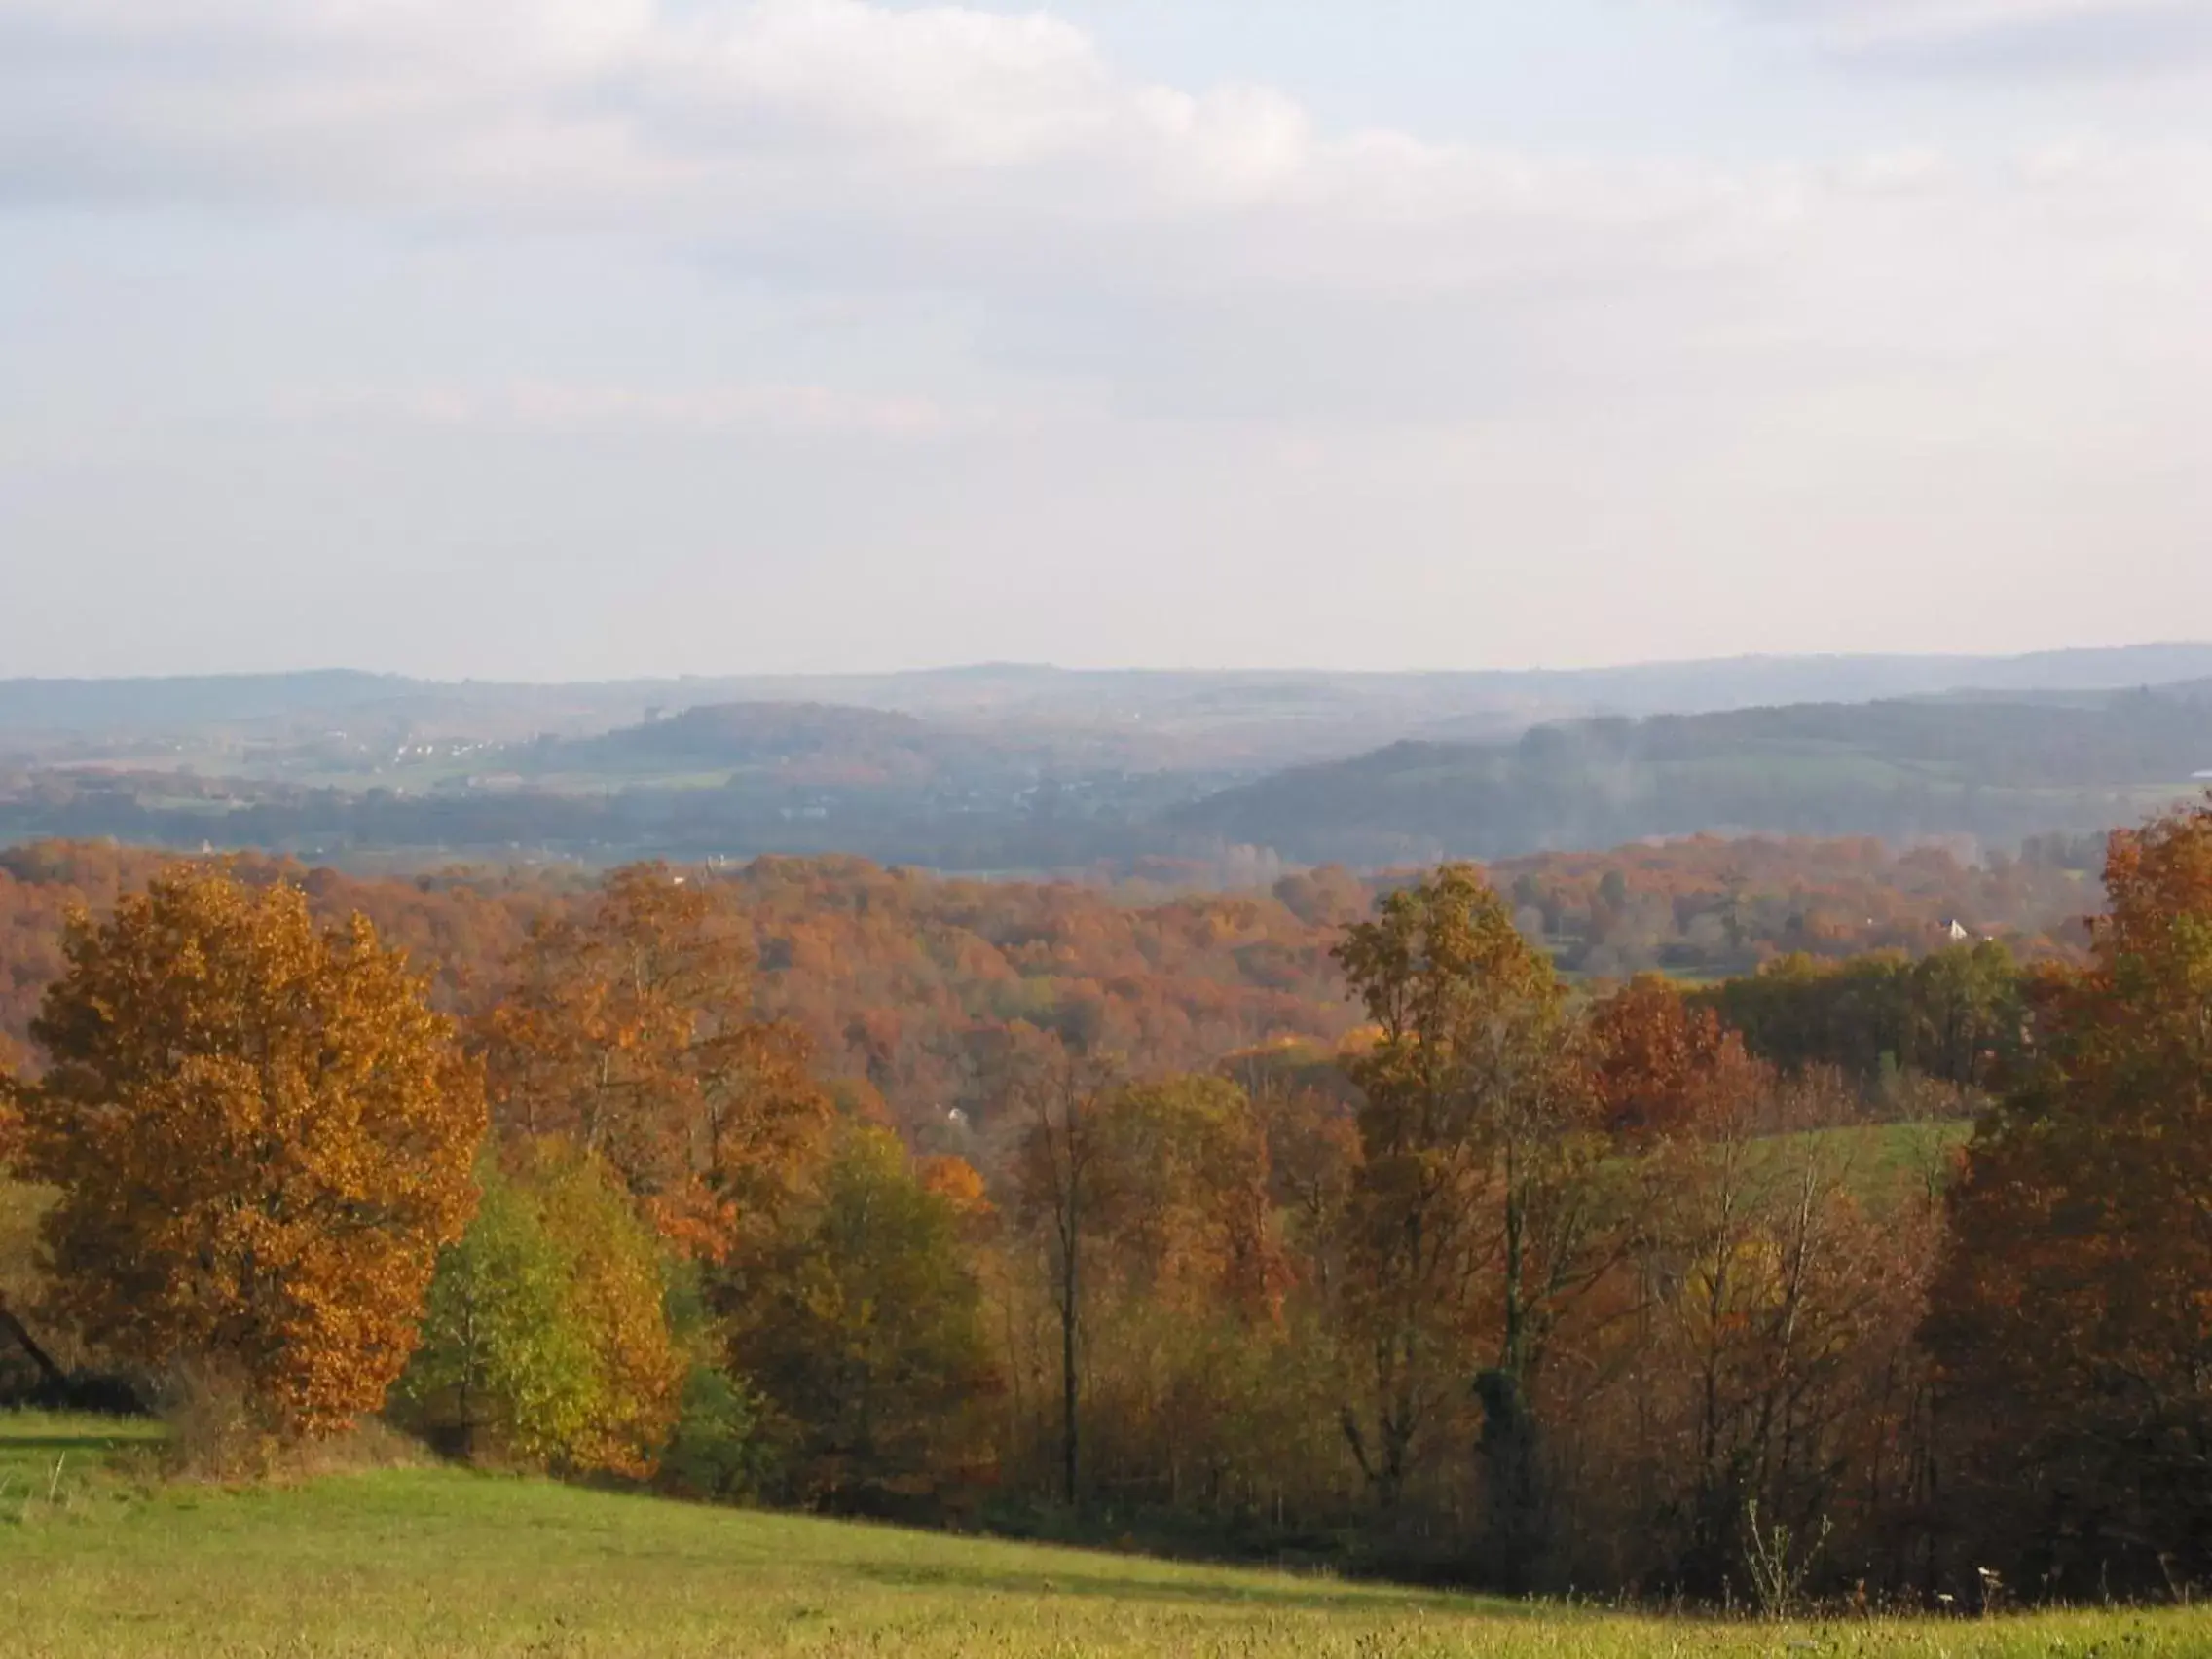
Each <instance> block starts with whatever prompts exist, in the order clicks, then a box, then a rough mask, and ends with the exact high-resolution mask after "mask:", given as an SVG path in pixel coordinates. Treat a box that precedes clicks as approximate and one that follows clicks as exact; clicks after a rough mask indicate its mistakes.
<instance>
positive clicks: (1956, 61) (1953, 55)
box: [1738, 0, 2212, 78]
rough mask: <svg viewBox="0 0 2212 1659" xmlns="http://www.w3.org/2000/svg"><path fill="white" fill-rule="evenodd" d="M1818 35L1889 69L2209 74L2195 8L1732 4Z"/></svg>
mask: <svg viewBox="0 0 2212 1659" xmlns="http://www.w3.org/2000/svg"><path fill="white" fill-rule="evenodd" d="M1738 4H1739V6H1740V7H1741V9H1743V10H1745V11H1748V12H1750V13H1751V15H1753V16H1756V17H1759V18H1765V19H1768V20H1774V21H1780V22H1784V23H1788V24H1791V25H1795V26H1801V27H1808V28H1811V29H1812V30H1814V31H1815V32H1816V34H1817V35H1818V37H1819V38H1820V40H1821V41H1822V43H1823V44H1824V46H1825V47H1826V48H1827V49H1828V50H1830V51H1831V52H1833V53H1835V54H1836V55H1839V56H1842V57H1845V58H1848V59H1852V60H1854V61H1859V62H1862V63H1866V64H1869V65H1878V66H1886V67H1890V68H1896V69H1912V70H1922V71H1932V72H1946V73H1967V74H1982V75H2003V76H2030V77H2037V78H2079V77H2083V76H2112V75H2126V76H2140V75H2144V74H2151V73H2158V74H2165V73H2175V72H2184V71H2193V70H2198V69H2203V68H2205V67H2207V66H2212V9H2208V8H2207V7H2206V6H2205V5H2204V4H2203V0H1738Z"/></svg>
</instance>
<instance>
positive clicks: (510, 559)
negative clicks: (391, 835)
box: [0, 0, 2212, 678]
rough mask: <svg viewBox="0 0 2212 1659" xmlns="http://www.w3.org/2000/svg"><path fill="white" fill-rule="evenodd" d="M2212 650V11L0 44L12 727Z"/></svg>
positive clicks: (1984, 2)
mask: <svg viewBox="0 0 2212 1659" xmlns="http://www.w3.org/2000/svg"><path fill="white" fill-rule="evenodd" d="M2208 636H2212V0H1056V3H1052V4H1049V5H1047V6H1046V7H1045V8H1043V9H1031V8H1029V7H1025V6H1023V7H1017V6H1012V5H1007V6H998V5H987V4H975V5H969V6H964V7H963V6H937V5H914V4H892V3H884V0H874V3H871V0H757V3H745V0H465V3H462V0H0V676H6V675H12V674H53V675H60V674H113V673H139V672H187V671H203V670H233V669H263V668H284V667H300V666H310V665H324V664H340V663H343V664H348V665H353V666H360V667H373V668H389V669H398V670H403V671H407V672H413V673H424V674H436V675H447V676H461V675H475V676H479V677H510V676H512V677H530V678H568V677H597V676H608V675H629V674H642V673H663V672H665V673H675V672H695V673H714V672H743V671H753V670H805V669H864V668H888V667H903V666H919V665H929V664H941V663H955V662H965V661H976V660H985V659H1016V660H1022V661H1055V662H1060V663H1065V664H1071V665H1108V664H1133V665H1198V666H1245V665H1292V664H1297V665H1318V666H1338V667H1436V668H1448V667H1481V666H1496V667H1508V666H1525V665H1532V664H1549V665H1568V664H1584V663H1596V662H1605V661H1620V660H1626V659H1638V658H1648V657H1680V656H1698V655H1718V654H1734V653H1738V652H1746V651H1799V650H1852V649H1892V650H1900V649H1939V650H2009V649H2019V648H2029V647H2038V646H2048V645H2066V644H2117V643H2122V642H2127V641H2134V640H2147V639H2172V638H2181V637H2208Z"/></svg>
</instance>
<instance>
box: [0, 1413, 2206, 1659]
mask: <svg viewBox="0 0 2212 1659" xmlns="http://www.w3.org/2000/svg"><path fill="white" fill-rule="evenodd" d="M151 1439H152V1436H151V1433H150V1431H148V1430H146V1429H143V1428H133V1427H130V1426H128V1425H126V1426H122V1427H118V1426H117V1425H114V1424H107V1423H101V1422H96V1421H92V1420H88V1419H58V1418H40V1417H20V1418H13V1419H0V1654H7V1655H40V1656H43V1655H51V1656H54V1659H62V1656H67V1659H78V1656H81V1655H82V1656H90V1655H109V1654H114V1655H124V1656H133V1655H157V1654H158V1655H165V1656H167V1655H175V1656H178V1659H196V1656H200V1655H212V1654H226V1655H231V1654H235V1655H310V1654H354V1655H362V1656H364V1659H367V1656H379V1659H381V1656H387V1655H401V1654H424V1655H426V1654H496V1655H525V1654H530V1655H608V1656H620V1659H629V1656H637V1659H644V1656H645V1655H655V1656H658V1655H693V1654H698V1655H704V1654H715V1655H732V1654H753V1653H769V1654H788V1655H858V1654H888V1655H897V1656H899V1659H931V1656H936V1655H956V1654H957V1655H967V1654H976V1655H1001V1656H1004V1659H1047V1656H1053V1659H1069V1656H1074V1655H1081V1654H1093V1653H1095V1654H1123V1655H1134V1654H1147V1655H1150V1654H1160V1655H1195V1656H1229V1655H1239V1656H1255V1659H1257V1656H1265V1655H1276V1654H1280V1655H1286V1656H1287V1655H1293V1654H1296V1655H1322V1656H1338V1655H1341V1656H1343V1659H1415V1656H1428V1655H1434V1656H1438V1659H1441V1656H1444V1655H1453V1654H1468V1655H1493V1656H1495V1659H1521V1656H1529V1659H1535V1656H1539V1655H1542V1656H1554V1655H1556V1656H1567V1655H1583V1654H1587V1655H1591V1656H1593V1659H1657V1656H1660V1655H1680V1656H1687V1655H1697V1654H1717V1655H1745V1656H1749V1655H1754V1654H1778V1655H1788V1654H1800V1653H1802V1654H1815V1653H1832V1654H1842V1655H1861V1656H1865V1659H1885V1656H1889V1655H1897V1656H1899V1659H1902V1656H1905V1655H1924V1656H1927V1659H1937V1656H1941V1655H1968V1654H1991V1655H2007V1656H2018V1659H2027V1656H2029V1655H2036V1656H2039V1659H2040V1656H2046V1655H2064V1656H2067V1659H2079V1656H2082V1655H2089V1654H2095V1655H2102V1656H2105V1659H2123V1656H2124V1659H2143V1656H2162V1655H2180V1654H2192V1653H2205V1652H2212V1616H2206V1615H2201V1614H2194V1613H2182V1612H2167V1613H2140V1612H2114V1613H2094V1614H2076V1615H2064V1616H2049V1617H2033V1618H2023V1619H2018V1620H1996V1621H1988V1622H1981V1621H1968V1620H1946V1621H1938V1622H1928V1623H1909V1622H1864V1621H1832V1622H1826V1623H1809V1624H1804V1625H1799V1626H1789V1627H1784V1626H1775V1625H1761V1624H1734V1625H1725V1624H1702V1623H1687V1622H1670V1621H1664V1620H1657V1619H1632V1618H1623V1617H1618V1616H1614V1615H1609V1614H1605V1613H1602V1612H1595V1611H1589V1610H1584V1609H1577V1608H1569V1607H1566V1606H1559V1605H1523V1604H1509V1603H1499V1602H1487V1601H1483V1600H1479V1599H1474V1598H1467V1597H1453V1596H1440V1595H1431V1594H1426V1593H1419V1592H1409V1591H1405V1590H1398V1589H1392V1588H1388V1587H1383V1586H1376V1585H1354V1584H1344V1583H1338V1582H1334V1581H1330V1580H1324V1579H1313V1578H1301V1577H1292V1576H1287V1575H1279V1574H1271V1573H1264V1572H1232V1571H1224V1570H1219V1569H1214V1568H1204V1567H1175V1566H1168V1565H1163V1564H1161V1563H1157V1562H1151V1561H1144V1560H1139V1559H1135V1558H1129V1557H1123V1556H1116V1555H1101V1554H1085V1553H1080V1552H1075V1551H1065V1550H1051V1549H1042V1548H1037V1547H1034V1546H1029V1545H1013V1544H1000V1543H985V1542H977V1541H974V1540H970V1539H963V1538H952V1537H944V1536H938V1535H934V1534H928V1533H918V1532H906V1531H899V1530H891V1529H888V1528H876V1527H859V1526H849V1525H842V1524H838V1523H832V1522H826V1521H812V1520H800V1519H793V1518H791V1517H784V1516H768V1515H757V1514H749V1513H743V1512H738V1511H731V1510H716V1509H707V1508H699V1507H692V1506H688V1505H683V1504H676V1503H668V1502H662V1501H658V1500H655V1499H651V1498H645V1497H633V1496H624V1495H617V1494H612V1493H595V1492H586V1491H581V1490H577V1489H574V1488H567V1487H560V1486H554V1485H550V1484H547V1483H544V1482H535V1481H522V1480H514V1479H506V1478H498V1477H491V1476H479V1475H470V1474H464V1473H460V1472H457V1471H453V1470H447V1469H426V1468H424V1469H392V1470H383V1471H379V1472H375V1473H367V1474H351V1475H337V1476H330V1477H326V1478H323V1479H320V1480H315V1481H308V1482H302V1483H299V1484H295V1485H287V1486H281V1487H276V1488H271V1489H260V1490H245V1491H226V1490H221V1489H215V1488H208V1487H191V1486H175V1485H171V1486H161V1485H157V1484H154V1483H152V1482H151V1481H150V1480H149V1479H148V1478H147V1475H146V1468H147V1467H149V1466H150V1463H149V1459H148V1458H147V1456H146V1453H147V1452H148V1451H149V1450H150V1442H151Z"/></svg>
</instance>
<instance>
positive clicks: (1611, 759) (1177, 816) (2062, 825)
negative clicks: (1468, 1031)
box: [1168, 681, 2212, 865]
mask: <svg viewBox="0 0 2212 1659" xmlns="http://www.w3.org/2000/svg"><path fill="white" fill-rule="evenodd" d="M2206 771H2212V686H2208V685H2207V684H2206V682H2201V681H2199V682H2186V683H2183V684H2179V685H2175V686H2170V687H2166V688H2164V689H2161V690H2157V691H2133V692H2122V693H2111V694H2101V695H2086V694H2070V695H2067V696H2064V697H2056V696H2044V697H2037V698H2026V697H2023V698H2003V699H2001V698H1997V697H1991V696H1975V697H1953V698H1942V699H1931V700H1926V701H1901V700H1899V701H1889V702H1879V703H1870V704H1857V705H1853V704H1827V703H1822V704H1804V705H1797V706H1793V707H1785V708H1769V709H1747V710H1738V711H1730V712H1725V713H1718V714H1708V715H1693V716H1660V717H1655V718H1653V719H1645V720H1627V719H1596V720H1585V721H1575V722H1569V723H1565V724H1557V725H1546V726H1539V727H1536V728H1534V729H1533V730H1530V732H1528V733H1526V734H1524V735H1523V736H1522V737H1520V738H1519V739H1518V740H1516V741H1513V742H1510V743H1491V744H1439V743H1400V744H1394V745H1391V746H1390V747H1388V748H1385V749H1382V750H1378V751H1375V752H1373V753H1371V754H1368V755H1363V756H1357V757H1355V758H1353V759H1350V760H1346V761H1341V762H1337V763H1333V764H1324V765H1315V766H1306V767H1299V768H1295V769H1293V770H1290V771H1286V772H1282V773H1279V774H1277V775H1275V776H1273V777H1271V778H1267V779H1263V780H1261V781H1260V782H1258V783H1254V784H1249V785H1243V786H1240V787H1237V788H1234V789H1231V790H1227V791H1224V792H1222V793H1218V794H1215V795H1213V796H1211V797H1209V798H1207V799H1205V800H1202V801H1199V802H1197V803H1195V804H1193V805H1190V806H1186V807H1182V808H1179V809H1176V810H1174V811H1173V812H1171V813H1170V814H1169V815H1168V820H1169V822H1170V823H1171V824H1173V825H1174V826H1175V828H1177V829H1178V830H1182V831H1184V832H1186V833H1191V834H1205V835H1213V836H1218V837H1221V838H1223V839H1227V840H1231V841H1248V842H1253V843H1257V844H1263V845H1267V846H1270V847H1272V848H1274V849H1275V850H1276V851H1278V852H1280V853H1282V854H1283V855H1284V856H1286V857H1289V858H1293V859H1298V860H1306V861H1315V862H1319V861H1328V860H1341V861H1344V862H1346V863H1352V864H1367V865H1374V864H1389V863H1398V862H1410V861H1419V860H1426V859H1432V858H1436V857H1439V856H1468V857H1481V858H1496V857H1503V856H1508V855H1511V854H1516V853H1526V852H1531V851H1537V850H1543V849H1551V848H1579V847H1602V846H1612V845H1617V844H1619V843H1622V842H1626V841H1633V840H1641V839H1645V838H1649V837H1654V836H1675V835H1684V834H1691V833H1696V832H1700V831H1716V832H1722V833H1728V832H1741V833H1780V834H1808V835H1836V834H1875V835H1882V836H1886V837H1890V838H1893V839H1913V838H1921V837H1939V836H1972V837H1976V838H1979V839H1983V840H1987V841H1991V842H1996V843H2000V844H2003V843H2009V842H2015V841H2017V840H2019V839H2021V838H2022V837H2024V836H2027V835H2030V834H2036V833H2042V832H2047V831H2056V830H2097V829H2104V828H2109V827H2110V826H2112V825H2115V824H2122V823H2127V822H2131V821H2133V820H2134V819H2136V818H2138V817H2140V816H2142V815H2143V814H2144V813H2145V812H2147V811H2149V810H2151V809H2153V808H2154V807H2156V806H2157V805H2158V804H2160V803H2162V802H2165V801H2168V800H2171V799H2174V798H2177V797H2179V796H2181V795H2184V794H2187V793H2190V792H2191V791H2192V790H2193V789H2194V788H2195V787H2197V786H2196V774H2198V773H2202V772H2206Z"/></svg>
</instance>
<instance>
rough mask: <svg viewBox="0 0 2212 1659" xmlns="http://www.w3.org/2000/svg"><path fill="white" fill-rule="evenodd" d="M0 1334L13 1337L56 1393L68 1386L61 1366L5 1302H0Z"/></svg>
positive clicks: (67, 1380)
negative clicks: (34, 1338)
mask: <svg viewBox="0 0 2212 1659" xmlns="http://www.w3.org/2000/svg"><path fill="white" fill-rule="evenodd" d="M0 1335H5V1336H8V1337H12V1338H14V1339H15V1343H16V1346H18V1347H19V1348H21V1349H22V1350H23V1352H25V1353H26V1354H28V1355H30V1361H31V1364H32V1365H33V1366H35V1367H37V1369H38V1374H39V1376H40V1377H41V1378H42V1379H43V1380H44V1381H45V1383H46V1385H47V1386H48V1387H49V1388H52V1389H53V1390H54V1391H55V1393H56V1394H59V1393H62V1392H63V1391H65V1390H66V1389H67V1388H68V1386H69V1379H68V1378H67V1377H66V1376H65V1375H63V1373H62V1370H61V1367H60V1366H58V1365H56V1364H55V1363H54V1356H53V1355H51V1354H49V1353H48V1352H47V1351H46V1349H44V1348H42V1347H40V1346H38V1344H37V1342H36V1341H35V1340H33V1338H32V1336H31V1334H30V1332H29V1331H27V1330H26V1329H24V1327H23V1322H22V1321H21V1320H20V1319H18V1318H17V1317H16V1313H15V1309H11V1308H10V1307H9V1306H8V1305H7V1304H6V1303H5V1302H0Z"/></svg>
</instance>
